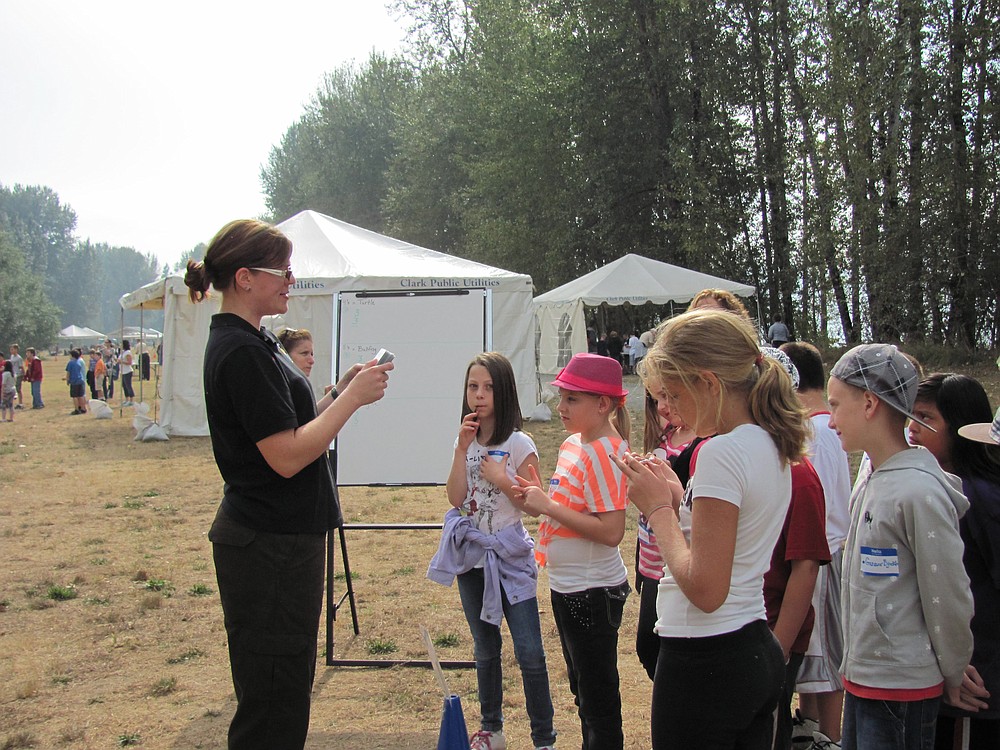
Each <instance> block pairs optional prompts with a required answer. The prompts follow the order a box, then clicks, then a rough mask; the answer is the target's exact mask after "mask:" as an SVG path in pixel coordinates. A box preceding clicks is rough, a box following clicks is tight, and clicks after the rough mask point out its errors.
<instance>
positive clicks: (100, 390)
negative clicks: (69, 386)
mask: <svg viewBox="0 0 1000 750" xmlns="http://www.w3.org/2000/svg"><path fill="white" fill-rule="evenodd" d="M93 352H94V354H96V355H97V360H96V361H95V362H94V388H95V389H96V390H97V397H98V398H99V399H100V400H101V401H107V400H108V396H107V391H106V390H105V385H106V381H107V374H108V368H107V366H106V365H105V364H104V358H103V357H102V356H101V353H100V352H99V351H98V350H96V349H94V350H93Z"/></svg>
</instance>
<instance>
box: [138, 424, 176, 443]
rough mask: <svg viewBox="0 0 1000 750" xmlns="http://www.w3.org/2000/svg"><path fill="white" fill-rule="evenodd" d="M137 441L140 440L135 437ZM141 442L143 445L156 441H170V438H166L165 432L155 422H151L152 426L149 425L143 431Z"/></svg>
mask: <svg viewBox="0 0 1000 750" xmlns="http://www.w3.org/2000/svg"><path fill="white" fill-rule="evenodd" d="M139 439H140V438H139V437H138V436H136V440H139ZM141 440H142V442H144V443H150V442H153V441H157V440H170V438H169V437H167V433H166V431H165V430H164V429H163V428H162V427H160V425H158V424H157V423H156V422H153V424H151V425H150V426H149V427H147V428H146V429H145V430H144V431H143V433H142V437H141Z"/></svg>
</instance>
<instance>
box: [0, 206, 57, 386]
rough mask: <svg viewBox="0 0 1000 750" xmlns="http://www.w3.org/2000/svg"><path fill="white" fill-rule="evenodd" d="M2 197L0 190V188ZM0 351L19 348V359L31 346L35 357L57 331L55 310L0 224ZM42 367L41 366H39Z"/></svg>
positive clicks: (52, 338)
mask: <svg viewBox="0 0 1000 750" xmlns="http://www.w3.org/2000/svg"><path fill="white" fill-rule="evenodd" d="M0 195H2V188H0ZM0 300H3V304H0V332H2V333H0V336H2V337H3V338H4V340H3V341H0V347H3V351H4V353H5V354H6V352H7V350H8V347H9V346H10V344H19V345H20V348H21V356H22V357H23V356H24V352H25V349H27V348H28V347H29V346H34V347H35V348H36V349H38V350H39V354H44V347H45V346H47V345H48V343H49V342H51V341H54V340H55V337H56V333H57V332H58V331H59V310H58V308H56V306H55V305H53V304H52V303H51V302H49V300H48V297H47V296H46V294H45V289H44V286H43V284H42V281H41V279H40V278H39V277H38V276H36V275H34V274H33V273H31V271H29V270H28V268H27V265H26V263H25V259H24V255H23V254H22V253H21V251H20V250H18V248H17V247H16V246H15V245H14V243H13V242H12V240H11V236H10V234H8V233H7V232H5V231H3V229H2V223H0ZM43 367H44V365H43Z"/></svg>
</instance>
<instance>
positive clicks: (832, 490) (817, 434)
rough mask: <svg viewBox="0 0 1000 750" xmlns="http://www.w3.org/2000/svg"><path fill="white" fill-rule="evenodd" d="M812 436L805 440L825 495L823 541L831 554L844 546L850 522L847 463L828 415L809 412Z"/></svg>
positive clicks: (848, 469)
mask: <svg viewBox="0 0 1000 750" xmlns="http://www.w3.org/2000/svg"><path fill="white" fill-rule="evenodd" d="M809 420H810V421H811V422H812V427H813V437H812V440H810V441H809V460H810V461H812V465H813V468H814V469H816V473H817V474H819V481H820V484H822V485H823V495H824V496H825V497H826V542H827V544H828V545H829V546H830V554H831V555H832V554H833V553H835V552H836V551H837V550H839V549H840V548H841V547H843V546H844V540H845V539H847V531H848V529H849V528H850V525H851V513H850V511H849V510H848V505H849V504H850V501H851V467H850V464H849V462H848V459H847V454H846V453H845V452H844V447H843V446H842V445H841V444H840V438H839V437H837V433H836V432H834V431H833V430H831V429H830V415H829V414H828V413H826V412H823V413H820V414H813V415H812V416H811V417H810V418H809Z"/></svg>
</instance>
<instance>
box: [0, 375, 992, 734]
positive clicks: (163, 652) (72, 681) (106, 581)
mask: <svg viewBox="0 0 1000 750" xmlns="http://www.w3.org/2000/svg"><path fill="white" fill-rule="evenodd" d="M60 359H61V358H60ZM60 359H56V360H55V361H52V360H49V361H47V362H46V363H45V368H46V373H47V375H48V377H47V379H46V380H45V381H44V389H43V395H44V399H45V402H46V406H47V408H45V409H44V410H38V411H32V410H30V409H27V410H25V411H18V412H17V413H16V421H15V422H14V423H13V424H8V423H4V424H0V555H2V558H0V559H2V563H0V564H2V570H3V573H2V575H0V674H3V675H4V679H3V680H2V682H0V750H11V749H13V748H29V747H30V748H82V749H87V750H90V749H94V750H97V749H98V748H115V747H129V746H141V747H143V748H150V749H154V748H164V749H165V748H176V749H178V750H180V749H184V750H189V749H190V748H223V747H225V739H226V729H227V727H228V724H229V720H230V718H231V717H232V714H233V711H234V708H235V699H234V695H233V688H232V683H231V681H230V674H229V665H228V657H227V651H226V634H225V630H224V629H223V623H222V610H221V607H220V605H219V601H218V594H217V591H216V583H215V574H214V569H213V565H212V560H211V548H210V544H209V543H208V540H207V536H206V534H207V531H208V527H209V525H210V522H211V519H212V517H213V515H214V513H215V511H216V508H217V506H218V502H219V498H220V495H221V479H220V477H219V474H218V470H217V469H216V466H215V462H214V460H213V458H212V452H211V446H210V443H209V440H208V438H174V439H172V440H170V441H169V442H160V443H137V442H134V441H133V439H132V438H133V435H134V431H133V429H132V424H131V422H132V419H131V410H128V409H126V410H124V414H123V413H122V411H121V410H120V409H119V408H116V409H115V415H114V418H113V419H110V420H96V419H93V418H92V417H91V416H90V415H86V416H70V415H69V412H70V410H71V405H70V402H69V398H68V396H67V389H66V386H65V385H64V384H63V383H62V382H60V381H59V379H58V374H59V373H61V370H62V364H63V363H62V362H61V361H60ZM983 373H985V374H986V375H987V377H990V378H991V379H992V380H991V384H990V387H989V388H988V390H990V395H991V397H992V398H993V400H994V402H995V401H996V399H997V395H998V388H997V382H996V381H997V378H996V370H995V368H993V367H992V365H989V366H986V365H984V367H983V368H982V372H977V373H976V374H977V375H978V376H980V377H982V375H983ZM629 380H630V381H631V382H630V383H629V387H630V388H632V389H633V390H634V389H636V388H637V381H635V379H634V378H630V379H629ZM153 390H154V389H153V387H152V386H151V385H150V384H149V383H148V382H147V383H145V384H143V391H144V396H145V400H146V401H152V396H153ZM25 395H26V396H27V395H28V389H27V387H25ZM29 400H30V399H29ZM630 402H631V400H630ZM114 404H115V406H116V407H117V400H116V401H115V402H114ZM635 417H638V418H637V419H636V418H635ZM641 429H642V422H641V416H639V415H634V419H633V437H634V439H635V441H636V442H641ZM528 430H529V432H531V433H532V434H533V436H534V437H535V439H536V441H537V443H538V445H539V450H540V454H541V463H542V468H543V474H544V473H545V472H546V471H550V470H551V467H552V466H553V465H554V463H555V458H556V451H557V449H558V445H559V443H560V441H561V440H562V439H563V437H564V435H563V432H562V428H561V425H560V424H559V422H558V420H555V421H553V422H550V423H533V424H530V425H528ZM442 449H443V450H448V446H443V447H442ZM341 500H342V504H343V507H344V512H345V517H346V518H347V519H348V522H350V523H390V522H393V523H395V522H407V523H437V522H440V520H441V517H442V515H443V513H444V511H445V510H446V508H447V501H446V500H445V497H444V491H443V488H368V487H360V488H342V492H341ZM529 528H530V530H532V531H534V522H532V523H531V524H530V526H529ZM437 541H438V533H437V532H436V531H426V530H425V531H413V530H407V531H352V532H348V543H349V553H350V562H351V566H352V572H353V573H354V577H353V580H354V584H355V589H356V594H357V602H358V606H359V619H360V629H361V633H360V635H359V636H357V637H355V636H354V634H353V632H352V630H351V625H350V615H349V612H348V609H347V605H346V603H345V605H344V608H343V609H342V610H341V611H340V613H339V615H338V619H337V621H336V625H335V628H334V637H335V648H334V657H336V658H341V659H344V658H347V659H369V658H378V655H379V653H381V652H388V653H385V655H384V657H383V658H392V659H414V660H424V659H426V652H425V650H424V648H423V646H422V644H421V640H420V635H419V630H418V628H419V626H420V625H421V624H423V625H426V626H427V628H428V629H429V631H430V633H431V636H432V637H433V638H435V639H436V640H437V641H438V643H439V644H442V645H439V646H438V652H439V655H440V656H441V658H442V659H461V660H466V659H471V651H472V645H471V637H470V636H469V633H468V629H467V626H466V623H465V621H464V618H463V615H462V610H461V607H460V605H459V601H458V592H457V589H455V588H450V589H449V588H445V587H443V586H439V585H436V584H433V583H431V582H429V581H428V580H427V579H426V578H425V575H424V574H425V572H426V568H427V563H428V561H429V560H430V558H431V556H432V555H433V553H434V550H435V549H436V546H437ZM634 541H635V522H634V512H633V511H630V512H629V523H628V528H627V530H626V535H625V540H624V541H623V543H622V551H623V557H624V558H625V560H626V563H627V564H628V565H629V568H630V570H631V568H632V563H631V560H632V549H633V545H634ZM335 570H336V571H338V572H337V573H335V577H334V587H335V591H336V596H337V597H339V596H340V594H342V593H343V591H344V581H343V576H342V574H341V573H340V572H339V571H341V570H342V565H341V559H340V555H339V552H338V553H337V555H336V563H335ZM547 588H548V586H547V579H546V577H545V574H544V572H543V573H542V576H541V582H540V587H539V589H540V591H541V592H542V595H541V596H540V597H539V603H540V607H541V611H542V630H543V637H544V639H545V645H546V650H547V654H548V661H549V672H550V680H551V686H552V694H553V700H554V703H555V707H556V717H555V720H556V728H557V730H558V731H559V733H560V741H559V745H560V746H562V747H567V748H568V747H573V746H578V744H579V722H578V719H577V717H576V713H575V708H574V706H573V702H572V696H571V694H570V691H569V688H568V685H567V681H566V675H565V668H564V665H563V661H562V656H561V652H560V649H559V642H558V636H557V635H556V632H555V626H554V624H553V621H552V616H551V611H550V605H549V601H548V597H547V595H546V592H547ZM637 612H638V598H637V597H636V596H635V595H633V596H631V597H630V598H629V601H628V603H627V606H626V610H625V621H624V623H623V625H622V628H621V639H620V646H619V653H620V659H619V666H620V670H621V676H622V697H623V701H624V720H625V735H626V743H625V744H626V747H627V748H630V749H631V750H639V749H642V750H647V749H648V748H649V704H650V695H651V685H650V683H649V680H648V679H647V677H646V675H645V672H643V671H642V669H641V667H640V666H639V663H638V660H637V659H636V657H635V654H634V651H633V639H634V633H635V620H636V615H637ZM448 644H453V645H448ZM393 649H395V650H394V651H393ZM320 652H321V662H320V665H319V668H318V670H317V680H316V686H315V690H314V696H313V699H314V700H313V712H312V724H311V732H310V738H309V741H308V743H307V747H308V748H315V749H318V748H341V749H343V750H353V749H355V748H356V749H358V750H360V749H361V748H365V749H366V750H368V749H372V748H394V749H398V748H434V747H436V744H437V739H438V727H439V723H440V720H441V709H442V694H441V691H440V690H439V688H438V686H437V683H436V681H435V679H434V676H433V673H432V672H431V671H430V670H428V669H423V668H414V667H394V668H388V669H371V668H354V667H350V668H349V667H327V666H325V655H326V637H325V632H324V628H323V627H321V629H320ZM504 674H505V685H504V687H505V714H506V731H507V737H508V743H509V747H511V748H512V750H518V749H520V748H530V747H531V744H530V738H529V733H528V722H527V717H526V716H525V713H524V708H523V706H524V699H523V694H522V693H521V686H520V675H519V673H518V670H517V667H516V663H515V662H514V659H513V656H512V654H511V647H510V640H509V636H508V637H506V638H505V664H504ZM447 677H448V681H449V684H450V688H451V690H452V691H453V692H455V693H457V694H458V695H460V696H461V698H462V705H463V708H464V713H465V717H466V721H467V723H468V724H469V726H470V728H474V727H475V726H476V723H477V719H478V703H477V700H476V687H475V674H474V671H473V670H469V669H462V670H449V671H448V672H447Z"/></svg>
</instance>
